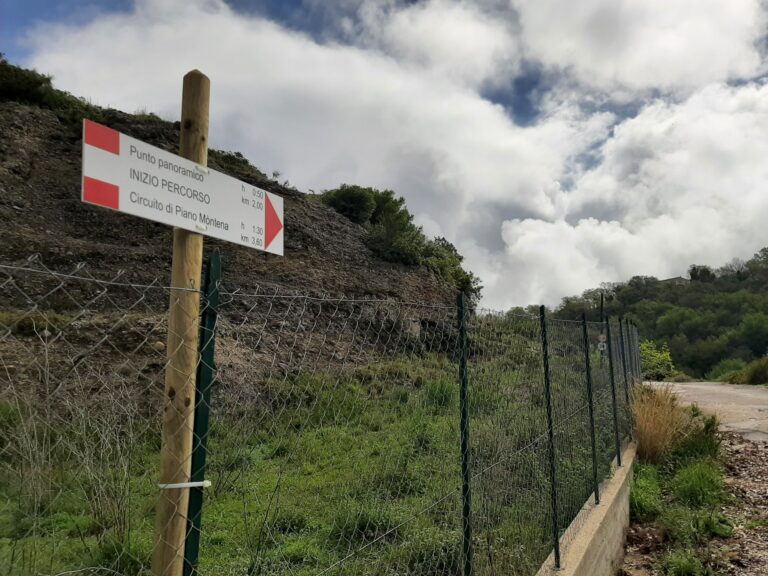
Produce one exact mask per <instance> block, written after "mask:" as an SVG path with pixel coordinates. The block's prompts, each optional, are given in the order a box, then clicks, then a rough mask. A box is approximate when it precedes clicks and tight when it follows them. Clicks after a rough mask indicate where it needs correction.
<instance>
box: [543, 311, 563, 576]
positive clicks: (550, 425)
mask: <svg viewBox="0 0 768 576" xmlns="http://www.w3.org/2000/svg"><path fill="white" fill-rule="evenodd" d="M539 318H540V321H541V346H542V349H543V352H544V394H545V396H546V401H547V435H548V439H549V476H550V481H551V487H552V489H551V499H552V540H553V544H554V547H555V548H554V552H555V567H556V568H560V526H559V521H558V513H557V510H558V506H557V460H556V454H555V428H554V421H553V418H552V385H551V382H550V376H549V341H548V339H547V311H546V308H544V306H542V307H541V308H539Z"/></svg>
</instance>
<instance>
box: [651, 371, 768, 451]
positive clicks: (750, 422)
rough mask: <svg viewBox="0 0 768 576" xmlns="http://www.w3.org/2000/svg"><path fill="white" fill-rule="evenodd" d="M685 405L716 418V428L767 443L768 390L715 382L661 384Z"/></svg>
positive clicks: (760, 387) (759, 387)
mask: <svg viewBox="0 0 768 576" xmlns="http://www.w3.org/2000/svg"><path fill="white" fill-rule="evenodd" d="M665 385H666V386H671V387H672V389H673V390H674V391H675V393H677V395H678V396H679V397H680V400H681V401H682V402H683V403H685V404H698V406H699V408H701V409H702V410H703V411H704V412H706V413H709V414H716V415H717V417H718V418H719V419H720V424H721V425H720V427H721V429H723V430H727V431H729V432H737V433H739V434H741V435H742V436H744V437H745V438H747V439H749V440H753V441H756V442H768V388H765V387H763V386H749V385H740V384H721V383H719V382H686V383H684V384H665Z"/></svg>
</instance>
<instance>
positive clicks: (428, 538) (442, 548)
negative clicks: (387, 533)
mask: <svg viewBox="0 0 768 576" xmlns="http://www.w3.org/2000/svg"><path fill="white" fill-rule="evenodd" d="M396 554H397V559H393V564H395V565H398V564H404V565H405V566H406V567H407V570H408V572H407V573H408V574H420V575H424V576H430V575H440V576H459V575H460V574H461V534H459V533H458V532H453V531H437V530H430V531H419V532H415V533H413V534H410V535H409V538H408V542H407V543H406V544H404V545H403V546H402V547H399V549H398V550H397V552H396Z"/></svg>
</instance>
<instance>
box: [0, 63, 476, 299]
mask: <svg viewBox="0 0 768 576" xmlns="http://www.w3.org/2000/svg"><path fill="white" fill-rule="evenodd" d="M180 81H181V80H180ZM84 117H88V118H91V119H94V120H96V121H98V122H101V123H103V124H106V125H108V126H110V127H112V128H115V129H117V130H119V131H121V132H124V133H126V134H128V135H130V136H133V137H135V138H138V139H140V140H143V141H146V142H148V143H150V144H153V145H155V146H158V147H160V148H163V149H166V150H169V151H171V152H174V153H175V152H176V151H177V150H178V142H179V123H178V122H168V121H165V120H162V119H160V118H158V117H157V116H155V115H153V114H126V113H124V112H121V111H118V110H111V109H102V108H99V107H96V106H93V105H91V104H89V103H88V102H87V101H85V100H82V99H80V98H77V97H75V96H72V95H70V94H68V93H66V92H62V91H59V90H57V89H55V88H54V87H53V86H52V84H51V79H50V78H49V77H46V76H44V75H41V74H39V73H37V72H35V71H31V70H25V69H22V68H19V67H17V66H14V65H12V64H10V63H9V62H7V61H6V60H5V59H4V58H2V55H0V219H2V222H3V228H2V232H1V233H0V236H1V237H2V242H0V261H1V262H3V263H5V264H9V263H19V264H20V263H23V262H24V261H25V259H26V258H27V257H29V256H30V255H32V254H36V253H39V254H40V255H41V256H42V260H43V261H44V262H46V263H47V264H49V265H52V266H55V267H57V268H66V266H67V265H69V264H74V263H78V262H81V261H84V262H86V263H87V264H88V267H89V269H90V271H91V272H92V273H94V274H97V275H99V274H103V275H109V274H111V273H113V272H114V271H115V270H116V269H118V268H120V269H125V270H126V276H124V277H123V278H124V279H127V280H131V281H134V282H143V281H150V280H152V279H154V278H155V277H159V278H160V279H161V281H162V279H163V278H166V279H167V277H168V276H169V275H170V273H169V270H170V266H169V264H170V256H171V228H169V227H168V226H164V225H160V224H154V223H152V222H148V221H145V220H141V219H139V218H135V217H131V216H125V215H122V214H118V213H115V212H111V211H109V210H105V209H101V208H96V207H92V206H88V205H85V204H83V203H82V202H81V201H80V179H81V147H82V134H81V124H82V119H83V118H84ZM211 137H212V139H213V141H215V140H216V139H217V137H216V134H215V133H212V134H211ZM209 166H210V167H212V168H215V169H216V170H220V171H222V172H225V173H227V174H230V175H232V176H234V177H236V178H238V179H240V180H243V181H246V182H249V183H251V184H255V185H258V186H260V187H262V188H265V189H266V190H269V191H271V192H275V193H277V194H279V195H281V196H283V198H284V199H285V256H284V257H276V256H271V255H270V256H267V255H265V254H264V253H261V252H257V251H255V250H251V249H248V248H245V247H241V246H236V245H233V244H228V243H224V242H219V241H216V240H213V239H207V240H206V250H211V249H213V248H214V247H220V248H221V250H222V254H223V258H224V274H225V276H224V279H225V282H226V283H228V284H229V285H231V286H237V287H238V288H240V289H243V290H247V289H251V288H253V287H255V286H256V285H259V284H264V283H267V284H275V285H277V286H282V287H284V288H289V289H291V290H296V291H302V292H307V293H313V294H318V293H322V294H329V295H334V296H336V295H344V296H354V297H377V298H382V297H383V298H393V299H402V300H407V301H422V302H430V303H434V302H440V303H448V302H449V303H453V302H455V294H456V289H457V285H458V282H457V280H456V278H457V277H460V276H461V277H463V278H464V279H465V281H466V278H472V279H473V278H474V277H471V275H469V276H467V275H466V274H464V275H463V276H462V274H463V271H461V268H460V261H461V257H460V256H458V254H457V253H456V252H455V249H453V247H452V246H450V245H448V246H449V247H450V249H453V252H450V250H448V251H446V250H444V249H443V248H444V246H445V245H446V244H445V243H444V241H442V239H438V240H440V242H437V243H436V242H433V241H430V240H427V239H425V238H424V237H423V234H422V233H421V231H420V229H418V228H416V227H413V229H411V230H409V232H410V233H412V234H416V235H417V236H418V237H419V239H420V240H422V243H423V244H424V246H427V247H431V248H432V251H431V252H430V253H427V254H425V255H424V257H423V258H421V256H420V255H417V256H418V257H417V258H415V259H414V260H413V261H411V262H409V263H405V264H404V263H400V262H397V261H392V260H393V259H392V258H389V261H388V260H387V259H385V258H382V257H380V256H377V254H375V253H374V252H373V251H372V250H371V248H370V247H369V246H370V244H371V243H370V242H367V241H366V240H367V238H368V237H369V236H370V227H366V226H365V225H361V224H358V223H355V222H353V221H351V220H350V219H349V218H347V217H345V216H343V215H342V214H340V213H338V212H337V211H335V210H333V209H332V208H331V207H329V206H327V205H326V203H324V202H322V201H321V199H320V198H319V197H318V196H313V195H311V194H303V193H301V192H300V191H298V190H296V189H294V188H291V187H288V186H287V185H283V184H280V183H279V182H277V181H276V180H275V179H272V178H269V177H267V175H266V174H265V173H264V172H262V171H260V170H259V169H257V168H256V167H254V166H253V165H251V164H250V162H249V161H248V160H247V159H245V158H244V157H243V156H242V155H241V154H239V153H230V152H224V151H220V150H211V151H210V153H209ZM403 208H404V206H403ZM406 216H408V217H410V215H409V214H408V213H407V211H406ZM408 222H410V220H409V221H408ZM434 248H437V251H438V252H439V254H438V256H437V258H436V257H435V254H434V252H435V250H434ZM443 254H447V258H446V259H447V260H449V262H448V264H447V265H446V262H445V261H442V260H441V258H442V255H443ZM456 270H459V271H460V272H459V274H457V273H456ZM474 287H475V289H479V288H478V287H477V285H476V282H475V284H474Z"/></svg>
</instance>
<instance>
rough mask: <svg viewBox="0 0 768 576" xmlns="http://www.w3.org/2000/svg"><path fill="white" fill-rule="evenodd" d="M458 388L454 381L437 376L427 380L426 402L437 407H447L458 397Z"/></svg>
mask: <svg viewBox="0 0 768 576" xmlns="http://www.w3.org/2000/svg"><path fill="white" fill-rule="evenodd" d="M457 392H458V390H457V387H456V383H455V382H454V381H451V380H448V379H445V378H439V379H437V380H430V381H429V382H427V391H426V393H427V403H428V404H430V405H431V406H435V407H437V408H448V407H449V406H451V405H452V404H454V402H455V399H456V398H458V394H457Z"/></svg>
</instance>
